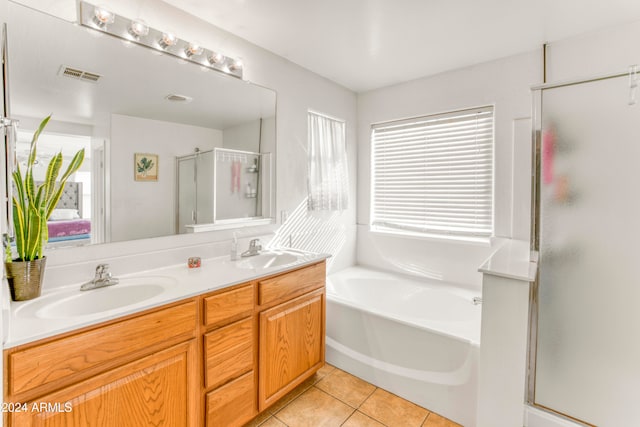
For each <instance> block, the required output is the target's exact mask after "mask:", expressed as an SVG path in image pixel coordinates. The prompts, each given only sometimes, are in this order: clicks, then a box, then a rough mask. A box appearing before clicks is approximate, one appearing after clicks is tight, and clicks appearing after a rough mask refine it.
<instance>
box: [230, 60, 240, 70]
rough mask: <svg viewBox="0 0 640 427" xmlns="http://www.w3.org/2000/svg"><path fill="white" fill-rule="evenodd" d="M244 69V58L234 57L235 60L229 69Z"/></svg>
mask: <svg viewBox="0 0 640 427" xmlns="http://www.w3.org/2000/svg"><path fill="white" fill-rule="evenodd" d="M241 69H242V60H241V59H234V60H233V61H231V64H229V70H231V71H237V70H241Z"/></svg>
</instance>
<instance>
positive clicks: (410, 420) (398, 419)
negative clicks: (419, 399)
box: [360, 388, 429, 427]
mask: <svg viewBox="0 0 640 427" xmlns="http://www.w3.org/2000/svg"><path fill="white" fill-rule="evenodd" d="M360 411H361V412H363V413H364V414H365V415H368V416H370V417H371V418H374V419H375V420H377V421H380V422H381V423H383V424H385V425H387V426H389V427H396V426H397V427H419V426H421V425H422V423H423V421H424V420H425V418H426V417H427V415H429V411H427V410H426V409H424V408H421V407H420V406H418V405H415V404H413V403H411V402H409V401H407V400H404V399H402V398H400V397H398V396H396V395H393V394H391V393H389V392H388V391H385V390H382V389H380V388H379V389H376V391H374V392H373V394H372V395H371V396H370V397H369V398H368V399H367V400H366V401H365V402H364V403H363V404H362V406H360Z"/></svg>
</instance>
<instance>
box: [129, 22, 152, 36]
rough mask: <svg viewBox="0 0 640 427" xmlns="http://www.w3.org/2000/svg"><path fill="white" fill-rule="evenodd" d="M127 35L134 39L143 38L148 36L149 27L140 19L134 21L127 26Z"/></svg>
mask: <svg viewBox="0 0 640 427" xmlns="http://www.w3.org/2000/svg"><path fill="white" fill-rule="evenodd" d="M129 34H131V35H132V36H134V37H135V38H138V37H144V36H146V35H147V34H149V26H148V25H147V23H146V22H144V21H143V20H142V19H135V20H133V21H131V24H130V25H129Z"/></svg>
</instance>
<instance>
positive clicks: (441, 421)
mask: <svg viewBox="0 0 640 427" xmlns="http://www.w3.org/2000/svg"><path fill="white" fill-rule="evenodd" d="M422 427H462V426H461V425H460V424H457V423H454V422H453V421H451V420H448V419H446V418H445V417H442V416H440V415H438V414H434V413H433V412H432V413H430V414H429V416H428V417H427V419H426V420H425V422H424V424H422Z"/></svg>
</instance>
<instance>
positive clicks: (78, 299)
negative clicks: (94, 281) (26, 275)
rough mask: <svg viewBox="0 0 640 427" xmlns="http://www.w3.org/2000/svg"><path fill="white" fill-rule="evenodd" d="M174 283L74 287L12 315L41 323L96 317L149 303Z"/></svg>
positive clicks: (142, 280)
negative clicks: (49, 320)
mask: <svg viewBox="0 0 640 427" xmlns="http://www.w3.org/2000/svg"><path fill="white" fill-rule="evenodd" d="M176 283H177V282H176V281H175V280H174V279H171V278H168V277H137V278H127V279H122V280H121V281H120V283H118V284H116V285H113V286H107V287H104V288H97V289H92V290H90V291H80V289H79V287H74V288H69V289H65V290H61V291H56V292H52V293H49V294H45V295H43V296H41V297H40V298H37V299H34V300H31V301H29V302H26V303H24V304H23V305H21V306H20V307H18V308H17V309H16V310H15V314H16V316H18V317H38V318H41V319H62V318H69V317H81V316H88V315H96V314H101V313H104V312H107V311H111V310H118V309H122V308H126V307H129V306H132V305H135V304H138V303H141V302H144V301H147V300H150V299H152V298H154V297H156V296H158V295H160V294H162V293H163V292H164V291H165V289H167V287H168V286H171V285H175V284H176Z"/></svg>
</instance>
